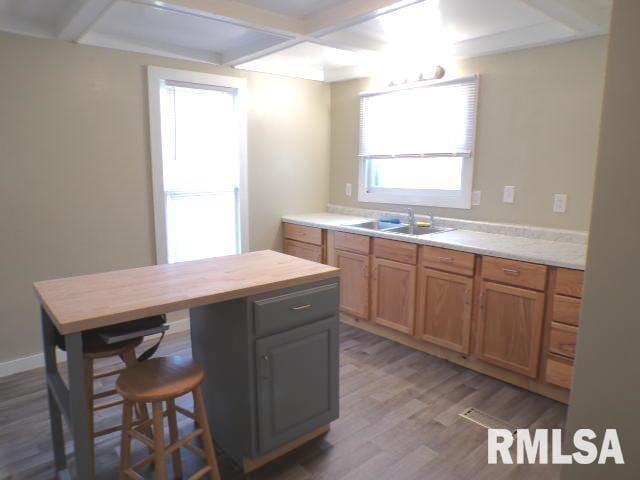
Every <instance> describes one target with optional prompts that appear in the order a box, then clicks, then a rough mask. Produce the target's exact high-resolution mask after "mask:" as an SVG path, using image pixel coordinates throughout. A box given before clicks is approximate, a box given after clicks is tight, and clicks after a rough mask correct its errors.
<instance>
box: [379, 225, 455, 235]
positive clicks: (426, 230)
mask: <svg viewBox="0 0 640 480" xmlns="http://www.w3.org/2000/svg"><path fill="white" fill-rule="evenodd" d="M451 230H454V229H453V228H441V227H417V226H412V225H402V226H400V227H395V228H390V229H388V230H386V231H387V232H389V233H406V234H407V235H416V236H418V235H429V234H432V233H442V232H450V231H451Z"/></svg>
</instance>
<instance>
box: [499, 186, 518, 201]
mask: <svg viewBox="0 0 640 480" xmlns="http://www.w3.org/2000/svg"><path fill="white" fill-rule="evenodd" d="M502 201H503V202H504V203H514V202H515V201H516V187H514V186H511V185H509V186H506V187H504V190H503V192H502Z"/></svg>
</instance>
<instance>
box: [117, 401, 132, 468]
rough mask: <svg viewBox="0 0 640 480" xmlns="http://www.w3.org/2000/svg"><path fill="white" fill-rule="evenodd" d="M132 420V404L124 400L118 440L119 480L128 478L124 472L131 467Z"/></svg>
mask: <svg viewBox="0 0 640 480" xmlns="http://www.w3.org/2000/svg"><path fill="white" fill-rule="evenodd" d="M132 420H133V404H132V403H131V402H128V401H127V400H125V401H124V403H123V404H122V437H121V440H120V474H119V475H118V478H119V479H120V480H126V479H127V478H129V477H128V476H127V474H126V473H125V472H126V471H127V470H128V469H129V468H130V467H131V434H130V433H129V432H130V430H131V424H132Z"/></svg>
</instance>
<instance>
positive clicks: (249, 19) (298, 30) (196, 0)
mask: <svg viewBox="0 0 640 480" xmlns="http://www.w3.org/2000/svg"><path fill="white" fill-rule="evenodd" d="M127 1H129V2H131V3H139V4H142V5H147V6H151V7H155V8H161V9H163V10H170V11H173V12H179V13H187V14H190V15H195V16H198V17H203V18H209V19H212V20H218V21H221V22H225V23H229V24H232V25H238V26H241V27H245V28H250V29H252V30H258V31H261V32H266V33H271V34H275V35H281V36H285V37H288V38H291V37H294V36H296V35H303V34H304V22H303V21H302V20H300V19H299V18H295V17H291V16H288V15H282V14H279V13H275V12H272V11H269V10H263V9H261V8H257V7H253V6H251V5H246V4H244V3H240V2H235V1H233V0H167V1H160V0H127Z"/></svg>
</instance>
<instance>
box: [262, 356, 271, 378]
mask: <svg viewBox="0 0 640 480" xmlns="http://www.w3.org/2000/svg"><path fill="white" fill-rule="evenodd" d="M262 365H263V366H262V378H264V379H265V380H268V379H269V378H271V372H270V370H271V369H270V368H269V355H263V356H262Z"/></svg>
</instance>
